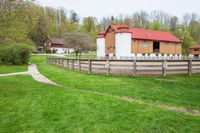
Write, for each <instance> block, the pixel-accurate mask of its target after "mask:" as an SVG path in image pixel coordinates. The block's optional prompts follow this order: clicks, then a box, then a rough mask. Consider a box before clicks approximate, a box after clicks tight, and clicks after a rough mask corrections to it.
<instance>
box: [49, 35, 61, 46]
mask: <svg viewBox="0 0 200 133" xmlns="http://www.w3.org/2000/svg"><path fill="white" fill-rule="evenodd" d="M48 39H49V40H50V41H51V43H52V44H62V45H63V44H65V43H64V40H63V39H57V38H49V37H48Z"/></svg>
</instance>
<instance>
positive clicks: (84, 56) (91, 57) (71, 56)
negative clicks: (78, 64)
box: [66, 52, 96, 59]
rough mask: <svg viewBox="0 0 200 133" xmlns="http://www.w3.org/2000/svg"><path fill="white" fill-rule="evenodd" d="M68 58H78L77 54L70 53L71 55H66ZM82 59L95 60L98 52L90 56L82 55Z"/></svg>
mask: <svg viewBox="0 0 200 133" xmlns="http://www.w3.org/2000/svg"><path fill="white" fill-rule="evenodd" d="M66 57H68V58H76V54H75V53H70V54H66ZM80 58H83V59H84V58H86V59H88V58H90V59H95V58H96V52H91V53H89V54H81V56H80Z"/></svg>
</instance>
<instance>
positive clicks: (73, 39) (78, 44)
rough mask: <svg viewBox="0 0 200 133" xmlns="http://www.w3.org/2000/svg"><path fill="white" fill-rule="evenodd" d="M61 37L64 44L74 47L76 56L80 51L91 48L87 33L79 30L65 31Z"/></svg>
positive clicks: (90, 40)
mask: <svg viewBox="0 0 200 133" xmlns="http://www.w3.org/2000/svg"><path fill="white" fill-rule="evenodd" d="M63 38H64V41H65V43H66V46H68V47H72V48H74V49H75V53H76V57H77V56H78V55H79V54H80V53H81V52H84V51H88V50H91V49H92V48H93V47H92V39H91V37H90V36H89V35H88V34H85V33H80V32H72V33H65V34H64V36H63Z"/></svg>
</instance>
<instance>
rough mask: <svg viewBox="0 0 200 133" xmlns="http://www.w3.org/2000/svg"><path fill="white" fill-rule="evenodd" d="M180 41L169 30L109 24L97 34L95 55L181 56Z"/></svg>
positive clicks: (123, 56)
mask: <svg viewBox="0 0 200 133" xmlns="http://www.w3.org/2000/svg"><path fill="white" fill-rule="evenodd" d="M181 43H182V41H181V40H180V39H178V38H177V37H176V36H174V35H172V34H171V33H169V32H162V31H155V30H146V29H143V28H129V27H128V26H127V25H125V24H122V25H120V26H116V25H110V26H109V27H108V28H107V30H106V31H102V32H100V33H99V35H98V36H97V57H98V58H102V57H103V58H104V57H106V56H109V57H114V58H117V59H127V58H137V57H146V58H148V57H163V58H166V59H167V58H174V59H179V58H181V56H182V55H181V53H182V45H181Z"/></svg>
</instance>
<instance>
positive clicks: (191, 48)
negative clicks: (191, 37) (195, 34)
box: [191, 44, 200, 49]
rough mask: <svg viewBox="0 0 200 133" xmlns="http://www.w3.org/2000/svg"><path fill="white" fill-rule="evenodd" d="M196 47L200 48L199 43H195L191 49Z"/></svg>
mask: <svg viewBox="0 0 200 133" xmlns="http://www.w3.org/2000/svg"><path fill="white" fill-rule="evenodd" d="M196 48H200V44H197V45H194V46H192V47H191V49H196Z"/></svg>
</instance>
